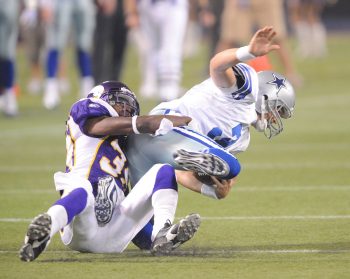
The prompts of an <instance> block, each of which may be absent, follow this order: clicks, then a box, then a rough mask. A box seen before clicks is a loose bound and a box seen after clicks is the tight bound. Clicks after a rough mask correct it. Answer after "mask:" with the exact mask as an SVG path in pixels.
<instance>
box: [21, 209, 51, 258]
mask: <svg viewBox="0 0 350 279" xmlns="http://www.w3.org/2000/svg"><path fill="white" fill-rule="evenodd" d="M50 231H51V217H50V216H49V215H48V214H46V213H45V214H41V215H39V216H38V217H36V218H35V219H34V220H33V221H32V223H31V224H30V225H29V228H28V231H27V234H26V239H25V244H24V245H23V246H22V247H21V249H20V251H19V258H20V259H21V260H22V261H25V262H31V261H33V260H35V259H36V258H37V257H38V256H39V255H40V254H41V252H42V251H44V249H45V248H46V246H47V244H46V245H45V247H42V248H40V246H41V245H42V244H43V243H45V242H48V240H49V235H50ZM39 239H42V240H41V241H40V242H39ZM35 242H39V243H35ZM34 246H35V247H34ZM34 249H38V251H37V253H36V252H34Z"/></svg>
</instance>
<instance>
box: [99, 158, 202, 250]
mask: <svg viewBox="0 0 350 279" xmlns="http://www.w3.org/2000/svg"><path fill="white" fill-rule="evenodd" d="M177 199H178V193H177V183H176V178H175V172H174V169H173V168H172V167H171V166H170V165H162V164H157V165H155V166H153V167H152V168H151V169H150V170H149V171H148V172H147V173H146V174H145V175H144V176H143V177H142V178H141V179H140V181H139V182H138V183H137V184H136V185H135V187H134V188H133V189H132V191H131V192H130V194H129V195H128V196H127V197H126V198H125V200H123V201H122V203H121V205H120V206H119V207H118V210H119V212H120V213H119V214H118V213H116V215H115V219H112V221H111V224H110V227H109V228H108V235H112V236H114V238H112V239H111V241H109V242H108V243H107V244H106V245H107V246H106V247H105V248H104V249H105V250H107V251H108V250H109V251H110V252H115V251H120V252H121V251H123V250H124V249H125V247H126V246H127V245H128V244H129V242H130V241H131V240H132V239H133V238H134V237H135V235H136V234H137V233H138V232H139V231H140V230H141V229H142V228H143V227H144V226H145V225H146V224H147V223H148V221H149V220H150V219H151V218H152V216H154V225H153V229H152V234H151V241H152V242H153V243H156V247H158V249H159V250H163V249H162V248H163V247H164V249H165V247H167V249H166V251H164V252H165V253H166V252H167V250H168V247H173V246H175V244H174V242H176V244H177V245H179V244H181V243H183V242H185V241H187V240H189V239H190V238H192V237H193V235H194V233H195V232H196V231H197V229H198V227H199V223H200V218H199V215H197V214H196V215H193V216H191V217H188V218H186V219H185V220H184V221H182V222H180V224H174V225H172V222H173V220H174V216H175V211H176V206H177ZM159 233H161V234H159ZM154 246H155V244H154V245H153V246H152V247H154ZM157 251H158V250H157ZM168 252H170V251H168Z"/></svg>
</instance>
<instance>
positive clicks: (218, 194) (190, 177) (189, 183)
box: [175, 170, 237, 199]
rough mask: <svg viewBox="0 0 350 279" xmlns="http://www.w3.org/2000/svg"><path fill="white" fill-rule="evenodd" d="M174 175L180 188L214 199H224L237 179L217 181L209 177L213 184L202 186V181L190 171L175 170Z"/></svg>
mask: <svg viewBox="0 0 350 279" xmlns="http://www.w3.org/2000/svg"><path fill="white" fill-rule="evenodd" d="M175 173H176V179H177V182H178V183H180V184H181V185H182V186H184V187H185V188H188V189H190V190H192V191H194V192H197V193H200V194H202V195H205V196H208V197H211V198H214V199H223V198H225V197H226V196H227V195H228V194H229V193H230V190H231V188H232V186H233V185H234V184H235V183H236V179H237V178H236V177H235V178H233V179H217V178H216V177H214V176H211V179H212V182H213V183H214V184H213V185H206V184H203V182H202V181H199V180H198V179H197V178H196V176H195V174H194V173H193V172H191V171H182V170H175Z"/></svg>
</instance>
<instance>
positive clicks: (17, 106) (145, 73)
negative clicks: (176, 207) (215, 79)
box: [0, 0, 350, 117]
mask: <svg viewBox="0 0 350 279" xmlns="http://www.w3.org/2000/svg"><path fill="white" fill-rule="evenodd" d="M0 4H2V2H1V3H0ZM349 14H350V4H349V2H348V1H345V0H328V1H327V0H313V1H312V0H310V1H306V0H305V1H303V0H284V1H283V0H269V1H266V2H265V1H258V0H216V1H209V0H189V1H187V0H177V1H165V0H164V1H160V0H158V1H152V0H142V1H135V0H130V1H122V0H95V1H93V0H71V1H68V0H62V1H55V0H26V1H24V0H23V1H20V0H15V1H11V3H7V1H3V4H2V5H1V7H0V28H1V29H0V30H1V32H0V34H1V42H0V50H1V52H0V59H1V60H0V73H1V79H0V90H1V97H0V104H1V109H2V111H3V113H4V114H5V115H7V116H10V117H11V116H16V115H19V116H21V115H22V116H23V115H25V113H26V104H28V103H33V106H34V103H35V104H36V105H35V106H36V108H37V109H42V108H45V109H46V110H48V111H53V110H57V109H58V110H61V109H62V108H63V109H64V110H65V109H66V108H65V104H67V103H72V102H73V101H75V100H77V99H79V98H81V97H85V96H86V95H87V94H88V92H89V91H90V89H91V88H92V86H93V85H95V84H98V83H101V82H102V81H105V80H121V81H124V82H125V83H127V84H128V85H129V87H131V88H132V89H133V90H134V91H135V93H136V94H137V95H138V96H139V98H140V100H141V102H142V103H143V102H144V103H145V104H142V108H143V109H144V110H143V113H147V112H148V111H149V109H150V108H151V107H152V106H154V105H155V104H156V103H158V102H160V101H166V100H172V99H175V98H177V97H180V96H181V95H182V94H184V92H186V90H187V89H189V88H190V87H192V86H193V85H195V84H196V83H198V82H200V81H202V80H204V79H206V78H207V76H208V62H209V60H210V58H211V57H212V56H213V55H214V54H215V53H216V52H218V51H220V50H223V49H226V48H230V47H239V46H243V45H246V44H247V43H248V42H249V39H250V38H251V35H252V34H253V32H254V31H255V30H256V29H257V28H259V27H261V26H264V25H274V27H275V29H276V31H277V32H278V35H277V37H276V41H277V43H279V44H280V45H281V50H280V51H278V52H276V53H273V54H271V55H270V56H269V57H263V58H261V59H257V60H256V61H252V63H251V64H252V65H253V67H255V68H256V69H257V70H263V69H274V70H277V71H279V72H281V73H283V74H284V75H286V76H287V78H288V79H290V81H291V82H292V83H293V84H294V86H296V88H298V90H299V89H300V90H302V88H303V86H304V85H305V84H307V81H308V75H307V74H306V73H304V72H303V71H304V70H303V68H304V65H305V63H310V62H315V61H323V60H324V59H326V58H330V60H332V57H331V56H330V55H332V53H330V51H329V44H332V40H331V41H330V37H331V38H332V37H334V36H338V37H339V36H342V37H348V36H349V34H348V32H349V29H350V16H349ZM344 59H346V58H345V57H344ZM194 68H196V69H195V70H194ZM40 103H41V104H40Z"/></svg>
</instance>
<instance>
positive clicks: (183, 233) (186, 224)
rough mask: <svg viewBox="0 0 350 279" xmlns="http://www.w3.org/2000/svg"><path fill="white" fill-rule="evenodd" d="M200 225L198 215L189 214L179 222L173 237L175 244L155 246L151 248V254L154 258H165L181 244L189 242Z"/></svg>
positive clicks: (170, 242) (166, 243)
mask: <svg viewBox="0 0 350 279" xmlns="http://www.w3.org/2000/svg"><path fill="white" fill-rule="evenodd" d="M200 224H201V218H200V216H199V214H190V215H188V216H186V217H185V218H184V219H182V220H181V221H180V222H179V227H178V231H177V234H176V237H175V239H174V240H175V241H176V244H174V242H173V241H174V240H173V241H168V242H164V243H160V244H157V245H156V246H154V247H153V248H152V251H151V253H152V254H153V255H154V256H167V255H169V254H170V253H171V252H172V251H173V250H174V249H176V248H177V247H179V246H180V245H181V244H183V243H185V242H186V241H188V240H190V239H191V238H192V237H193V236H194V234H195V233H196V231H197V230H198V228H199V226H200Z"/></svg>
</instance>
